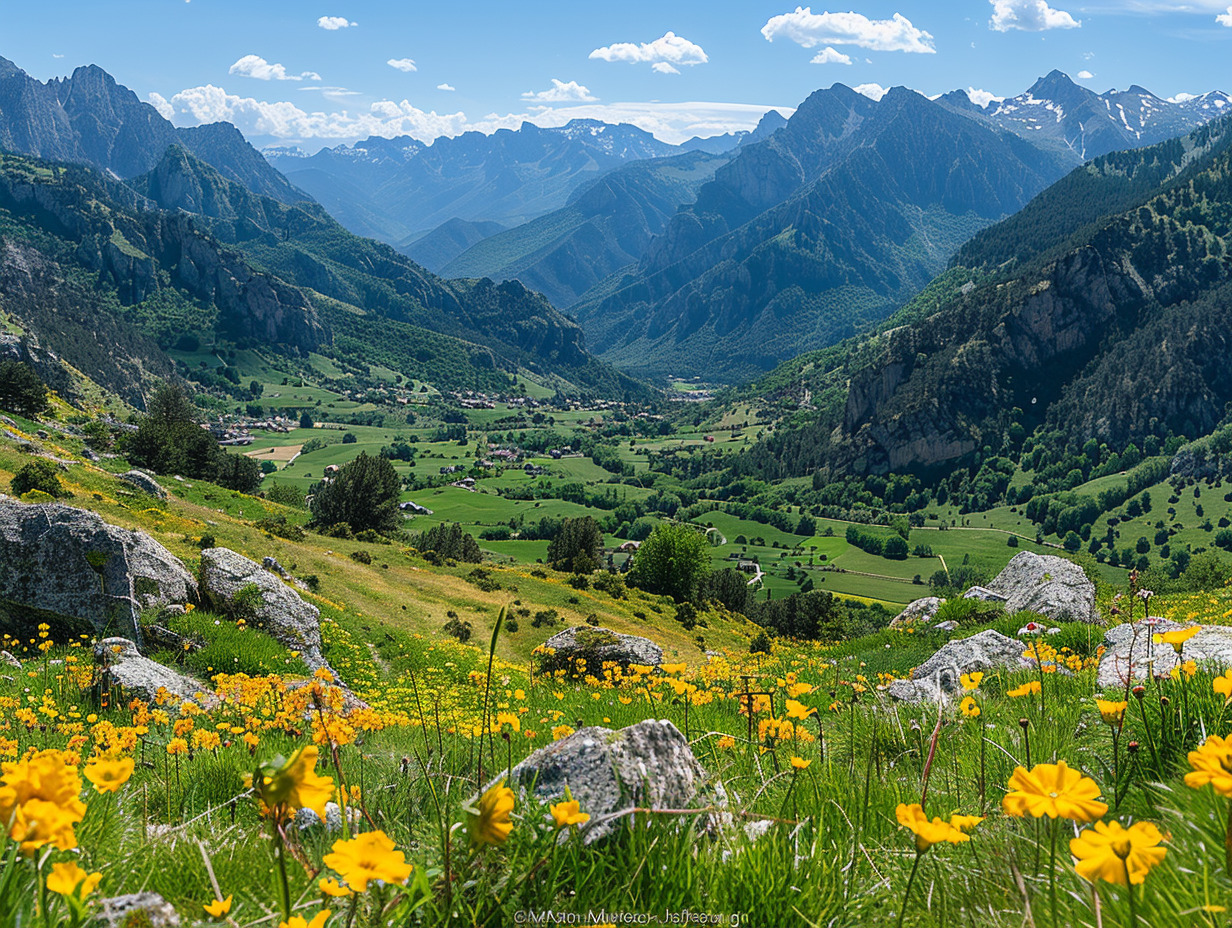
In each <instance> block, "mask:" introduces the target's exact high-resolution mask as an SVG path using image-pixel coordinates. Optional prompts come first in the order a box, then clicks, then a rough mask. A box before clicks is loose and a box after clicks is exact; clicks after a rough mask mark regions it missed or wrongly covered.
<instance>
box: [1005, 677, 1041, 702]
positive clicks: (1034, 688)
mask: <svg viewBox="0 0 1232 928" xmlns="http://www.w3.org/2000/svg"><path fill="white" fill-rule="evenodd" d="M1039 691H1040V682H1039V680H1028V681H1027V682H1026V683H1024V684H1023V685H1022V686H1016V687H1014V689H1012V690H1010V691H1009V692H1007V693H1006V694H1005V695H1006V696H1010V697H1013V698H1014V699H1017V698H1018V697H1019V696H1038V695H1039Z"/></svg>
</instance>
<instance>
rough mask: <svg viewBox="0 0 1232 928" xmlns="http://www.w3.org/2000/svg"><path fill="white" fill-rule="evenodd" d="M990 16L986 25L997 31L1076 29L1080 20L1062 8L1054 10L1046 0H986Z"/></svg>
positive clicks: (1079, 24)
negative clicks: (990, 5) (988, 4)
mask: <svg viewBox="0 0 1232 928" xmlns="http://www.w3.org/2000/svg"><path fill="white" fill-rule="evenodd" d="M988 2H989V3H991V4H992V18H991V19H989V20H988V27H989V28H990V29H993V30H995V31H997V32H1009V31H1010V30H1011V29H1020V30H1022V31H1023V32H1044V31H1046V30H1048V29H1077V28H1078V27H1079V26H1081V25H1082V22H1081V20H1077V19H1074V17H1072V16H1070V15H1069V13H1067V12H1065V11H1064V10H1054V9H1053V8H1052V7H1050V6H1049V5H1048V3H1047V0H988Z"/></svg>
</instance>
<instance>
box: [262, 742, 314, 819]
mask: <svg viewBox="0 0 1232 928" xmlns="http://www.w3.org/2000/svg"><path fill="white" fill-rule="evenodd" d="M317 754H318V751H317V747H316V745H314V744H310V745H308V746H306V747H302V748H300V749H299V750H298V751H296V752H295V753H294V754H292V755H291V757H290V758H289V759H287V760H286V761H283V762H282V763H281V765H279V766H277V767H274V766H270V767H267V768H266V770H265V772H264V773H263V775H262V776H261V779H260V782H259V783H255V781H254V780H253V777H252V776H251V775H249V776H248V777H246V784H247V785H248V786H250V787H254V788H255V790H256V793H257V795H258V796H259V797H260V798H261V801H262V802H263V803H265V806H266V808H268V809H280V808H281V809H284V810H291V811H294V810H296V809H311V810H312V811H313V812H315V813H316V814H317V816H318V817H319V818H320V819H321V821H324V820H325V803H326V802H328V801H329V799H330V797H331V796H333V794H334V781H333V778H332V777H323V776H318V775H317V773H316V772H315V767H316V764H317ZM279 760H281V758H277V759H275V761H274V763H275V764H277V763H278V761H279ZM254 783H255V785H254Z"/></svg>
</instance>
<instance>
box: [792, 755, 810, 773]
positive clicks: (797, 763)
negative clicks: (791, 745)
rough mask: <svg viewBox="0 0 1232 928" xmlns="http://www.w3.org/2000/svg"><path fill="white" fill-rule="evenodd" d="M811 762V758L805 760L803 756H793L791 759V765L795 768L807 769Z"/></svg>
mask: <svg viewBox="0 0 1232 928" xmlns="http://www.w3.org/2000/svg"><path fill="white" fill-rule="evenodd" d="M811 763H812V761H811V760H805V759H804V758H803V757H793V758H792V759H791V765H792V766H793V767H795V768H796V769H797V770H808V768H809V764H811Z"/></svg>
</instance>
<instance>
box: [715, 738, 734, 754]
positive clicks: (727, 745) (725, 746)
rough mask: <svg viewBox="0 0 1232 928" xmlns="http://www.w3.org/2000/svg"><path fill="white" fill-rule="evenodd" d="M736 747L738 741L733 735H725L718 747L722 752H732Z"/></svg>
mask: <svg viewBox="0 0 1232 928" xmlns="http://www.w3.org/2000/svg"><path fill="white" fill-rule="evenodd" d="M735 746H736V739H735V738H733V737H732V736H731V735H724V736H723V737H722V738H720V739H719V744H718V747H719V750H721V751H730V750H731V749H732V748H734V747H735Z"/></svg>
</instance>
